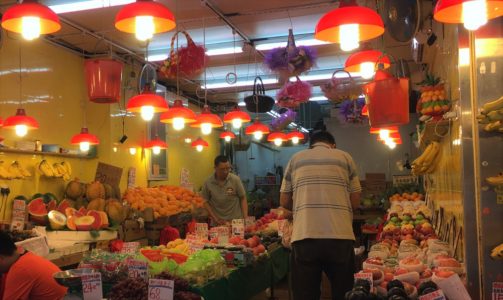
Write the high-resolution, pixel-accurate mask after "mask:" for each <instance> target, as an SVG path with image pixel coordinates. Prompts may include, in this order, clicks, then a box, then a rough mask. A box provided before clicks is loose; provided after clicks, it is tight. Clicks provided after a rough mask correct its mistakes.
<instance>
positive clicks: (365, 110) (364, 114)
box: [362, 104, 369, 116]
mask: <svg viewBox="0 0 503 300" xmlns="http://www.w3.org/2000/svg"><path fill="white" fill-rule="evenodd" d="M368 115H369V109H368V107H367V104H365V105H363V107H362V116H368Z"/></svg>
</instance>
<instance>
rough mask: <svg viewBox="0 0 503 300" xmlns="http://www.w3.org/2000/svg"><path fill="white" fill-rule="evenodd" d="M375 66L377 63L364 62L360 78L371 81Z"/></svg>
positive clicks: (361, 65) (361, 66)
mask: <svg viewBox="0 0 503 300" xmlns="http://www.w3.org/2000/svg"><path fill="white" fill-rule="evenodd" d="M374 66H375V63H372V62H363V63H361V64H360V76H361V77H362V78H363V79H370V78H372V76H374Z"/></svg>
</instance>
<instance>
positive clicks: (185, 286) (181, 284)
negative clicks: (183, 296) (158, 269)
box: [156, 272, 189, 298]
mask: <svg viewBox="0 0 503 300" xmlns="http://www.w3.org/2000/svg"><path fill="white" fill-rule="evenodd" d="M156 278H159V279H166V280H173V281H174V282H175V294H176V292H179V291H180V292H181V291H188V290H189V283H188V282H187V280H184V279H181V278H178V277H175V276H173V275H171V274H169V273H167V272H162V273H161V274H159V275H157V276H156ZM175 298H176V297H175Z"/></svg>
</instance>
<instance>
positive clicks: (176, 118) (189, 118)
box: [160, 99, 197, 130]
mask: <svg viewBox="0 0 503 300" xmlns="http://www.w3.org/2000/svg"><path fill="white" fill-rule="evenodd" d="M196 120H197V116H196V113H194V112H193V111H192V110H190V109H188V108H186V107H184V106H183V102H182V100H179V99H177V100H175V103H174V104H173V106H172V107H171V108H170V109H169V110H168V111H167V112H164V113H162V114H161V117H160V121H161V122H162V123H168V124H173V129H175V130H182V129H183V128H185V124H190V123H194V122H195V121H196Z"/></svg>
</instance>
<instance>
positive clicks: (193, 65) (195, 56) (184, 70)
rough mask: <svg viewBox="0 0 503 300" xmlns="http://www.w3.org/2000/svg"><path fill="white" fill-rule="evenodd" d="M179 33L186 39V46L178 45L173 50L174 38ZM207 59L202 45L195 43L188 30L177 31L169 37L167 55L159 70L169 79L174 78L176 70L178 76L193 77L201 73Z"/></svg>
mask: <svg viewBox="0 0 503 300" xmlns="http://www.w3.org/2000/svg"><path fill="white" fill-rule="evenodd" d="M179 33H182V34H183V35H184V36H185V38H186V39H187V46H184V47H179V48H178V49H177V50H176V51H175V40H176V38H177V36H178V34H179ZM208 59H209V58H208V56H207V55H206V49H205V48H204V46H200V45H196V44H195V43H194V41H193V40H192V38H191V37H190V35H189V33H188V32H186V31H177V32H176V33H175V34H174V35H173V37H172V38H171V50H170V52H169V57H168V59H166V60H165V61H164V62H163V65H162V67H161V71H160V72H161V74H162V75H164V76H165V77H166V78H170V79H174V78H176V77H177V72H178V73H179V75H180V76H183V77H186V78H194V77H197V76H199V75H201V74H202V73H203V71H204V68H206V65H207V63H208ZM177 69H178V70H177Z"/></svg>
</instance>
